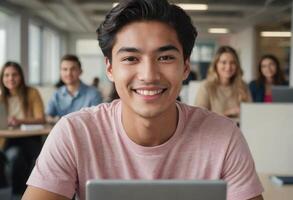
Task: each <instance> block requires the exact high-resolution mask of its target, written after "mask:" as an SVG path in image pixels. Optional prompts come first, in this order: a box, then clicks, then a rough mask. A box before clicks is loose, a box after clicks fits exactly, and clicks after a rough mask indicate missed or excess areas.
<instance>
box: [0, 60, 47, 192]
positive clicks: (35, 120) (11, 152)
mask: <svg viewBox="0 0 293 200" xmlns="http://www.w3.org/2000/svg"><path fill="white" fill-rule="evenodd" d="M0 79H1V84H0V88H1V96H0V97H1V101H2V102H3V103H4V105H5V108H6V112H7V113H8V119H7V120H8V125H9V126H13V127H15V126H19V125H21V124H41V123H45V117H44V106H43V102H42V99H41V97H40V94H39V92H38V90H36V89H35V88H32V87H29V86H27V85H26V83H25V80H24V75H23V71H22V69H21V66H20V65H19V64H18V63H16V62H7V63H5V64H4V66H3V67H2V70H1V74H0ZM41 148H42V138H41V136H33V137H25V138H12V139H7V140H6V141H5V145H4V152H5V155H6V157H7V159H8V164H9V169H10V178H11V182H12V191H13V194H16V195H21V194H22V193H23V192H24V190H25V188H26V185H25V183H26V180H27V178H28V176H29V174H30V172H31V170H32V167H33V166H34V163H35V160H36V158H37V156H38V155H39V152H40V150H41Z"/></svg>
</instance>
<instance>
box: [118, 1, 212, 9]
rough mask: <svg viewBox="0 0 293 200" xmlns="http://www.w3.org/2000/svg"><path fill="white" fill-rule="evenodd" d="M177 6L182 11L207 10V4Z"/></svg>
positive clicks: (180, 4) (182, 4)
mask: <svg viewBox="0 0 293 200" xmlns="http://www.w3.org/2000/svg"><path fill="white" fill-rule="evenodd" d="M117 5H118V3H113V7H115V6H117ZM176 5H177V6H179V7H181V8H182V9H184V10H207V9H208V5H207V4H192V3H178V4H176Z"/></svg>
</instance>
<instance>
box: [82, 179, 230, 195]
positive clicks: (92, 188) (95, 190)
mask: <svg viewBox="0 0 293 200" xmlns="http://www.w3.org/2000/svg"><path fill="white" fill-rule="evenodd" d="M226 187H227V186H226V183H225V182H224V181H222V180H174V179H173V180H172V179H168V180H90V181H88V182H87V184H86V200H150V199H151V200H215V199H217V200H226Z"/></svg>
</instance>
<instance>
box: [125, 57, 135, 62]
mask: <svg viewBox="0 0 293 200" xmlns="http://www.w3.org/2000/svg"><path fill="white" fill-rule="evenodd" d="M122 61H126V62H136V61H138V59H137V58H136V57H134V56H129V57H126V58H123V59H122Z"/></svg>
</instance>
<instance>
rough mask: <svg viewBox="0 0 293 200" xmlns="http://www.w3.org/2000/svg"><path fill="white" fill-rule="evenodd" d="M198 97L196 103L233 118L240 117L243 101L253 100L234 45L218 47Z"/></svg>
mask: <svg viewBox="0 0 293 200" xmlns="http://www.w3.org/2000/svg"><path fill="white" fill-rule="evenodd" d="M196 97H197V98H196V101H195V105H197V106H201V107H205V108H207V109H209V110H211V111H213V112H216V113H219V114H222V115H225V116H228V117H232V118H233V117H236V118H237V117H239V114H240V103H241V102H248V101H251V96H250V92H249V89H248V87H247V86H246V84H245V83H244V81H243V80H242V69H241V67H240V62H239V59H238V56H237V53H236V51H235V50H234V49H233V48H232V47H229V46H222V47H220V48H219V49H218V51H217V52H216V55H215V57H214V59H213V61H212V63H211V65H210V67H209V70H208V75H207V79H206V80H204V81H203V82H202V84H201V85H200V87H199V90H198V92H197V95H196Z"/></svg>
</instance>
